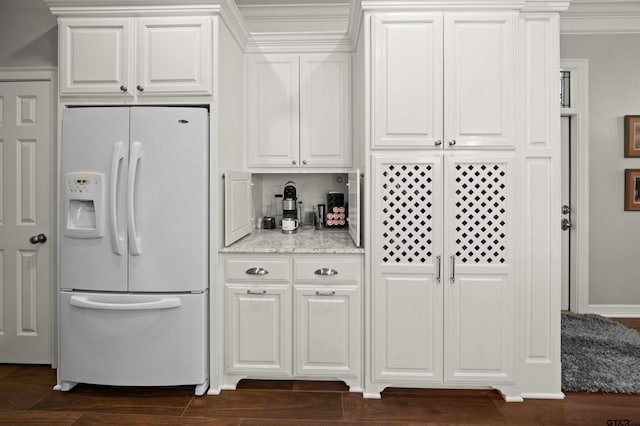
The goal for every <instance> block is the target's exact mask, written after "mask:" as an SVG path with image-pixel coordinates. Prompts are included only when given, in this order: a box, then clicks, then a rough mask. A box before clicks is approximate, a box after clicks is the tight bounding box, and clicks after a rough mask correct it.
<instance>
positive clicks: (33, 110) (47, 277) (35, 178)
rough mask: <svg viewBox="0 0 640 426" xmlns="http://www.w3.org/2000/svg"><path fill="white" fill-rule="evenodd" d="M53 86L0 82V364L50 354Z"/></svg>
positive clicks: (41, 359) (47, 358) (42, 360)
mask: <svg viewBox="0 0 640 426" xmlns="http://www.w3.org/2000/svg"><path fill="white" fill-rule="evenodd" d="M50 85H51V83H50V82H49V81H29V82H8V81H5V82H0V165H1V173H0V363H39V364H50V363H51V360H52V351H51V339H52V330H53V323H54V322H53V321H52V316H53V313H52V309H51V306H52V295H53V293H54V292H53V286H54V280H53V279H52V275H53V274H52V263H51V247H52V241H51V192H52V191H51V190H52V186H51V152H52V149H51V146H52V140H51V134H52V133H51V98H50V96H51V95H50V93H51V87H50ZM38 235H42V236H43V237H40V240H34V243H31V242H30V239H31V238H32V237H34V236H38ZM44 238H47V240H46V241H45V240H44Z"/></svg>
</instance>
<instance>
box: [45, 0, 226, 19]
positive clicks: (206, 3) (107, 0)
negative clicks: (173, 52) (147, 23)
mask: <svg viewBox="0 0 640 426" xmlns="http://www.w3.org/2000/svg"><path fill="white" fill-rule="evenodd" d="M43 1H44V2H45V3H46V4H47V6H49V9H50V10H51V13H52V14H53V15H55V16H77V17H81V16H96V15H100V16H138V15H145V16H188V15H195V14H219V13H220V11H221V9H222V5H221V2H226V1H228V0H219V1H216V2H212V1H211V0H185V1H183V2H178V0H43Z"/></svg>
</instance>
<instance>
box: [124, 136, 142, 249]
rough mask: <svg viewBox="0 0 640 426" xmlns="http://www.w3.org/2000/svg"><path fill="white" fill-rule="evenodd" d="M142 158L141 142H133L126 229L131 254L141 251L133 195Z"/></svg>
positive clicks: (130, 159)
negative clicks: (127, 230)
mask: <svg viewBox="0 0 640 426" xmlns="http://www.w3.org/2000/svg"><path fill="white" fill-rule="evenodd" d="M141 160H142V143H140V142H133V143H132V144H131V157H130V158H129V182H128V188H127V193H128V197H129V198H128V216H129V217H128V219H129V220H128V221H127V222H128V229H129V245H130V247H129V252H130V253H131V254H132V255H133V256H139V255H140V254H141V253H142V240H141V239H140V237H139V236H138V232H137V229H136V214H135V213H136V212H135V199H136V197H135V195H136V181H137V179H138V167H139V166H140V161H141Z"/></svg>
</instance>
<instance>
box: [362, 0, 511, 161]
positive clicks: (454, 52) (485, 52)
mask: <svg viewBox="0 0 640 426" xmlns="http://www.w3.org/2000/svg"><path fill="white" fill-rule="evenodd" d="M516 16H517V15H516V14H515V13H510V12H505V13H502V12H491V13H489V12H487V13H473V14H467V13H455V12H452V13H445V14H443V13H412V14H381V15H378V16H375V17H374V18H373V47H372V82H373V89H372V114H373V127H372V129H373V137H372V147H373V148H374V149H423V148H441V147H443V146H444V147H445V148H447V149H449V148H451V149H453V148H459V147H463V148H464V147H473V148H484V147H488V148H495V147H508V146H513V145H514V144H515V128H516V127H515V120H516V118H517V115H516V102H515V96H516V93H515V90H514V87H515V86H514V84H515V80H514V79H515V73H516V69H515V67H516V61H515V43H514V40H515V37H516ZM407 46H412V47H411V48H408V47H407Z"/></svg>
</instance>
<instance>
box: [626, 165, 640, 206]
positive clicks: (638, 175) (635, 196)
mask: <svg viewBox="0 0 640 426" xmlns="http://www.w3.org/2000/svg"><path fill="white" fill-rule="evenodd" d="M624 209H625V211H640V169H626V170H625V171H624Z"/></svg>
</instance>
